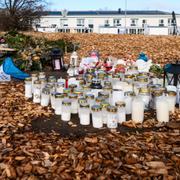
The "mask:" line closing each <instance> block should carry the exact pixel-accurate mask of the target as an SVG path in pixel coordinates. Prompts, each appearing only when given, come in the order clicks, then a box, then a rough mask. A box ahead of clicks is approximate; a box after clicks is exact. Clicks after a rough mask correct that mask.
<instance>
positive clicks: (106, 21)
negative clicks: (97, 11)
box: [104, 19, 110, 27]
mask: <svg viewBox="0 0 180 180" xmlns="http://www.w3.org/2000/svg"><path fill="white" fill-rule="evenodd" d="M104 26H105V27H108V26H110V25H109V20H108V19H106V20H105V21H104Z"/></svg>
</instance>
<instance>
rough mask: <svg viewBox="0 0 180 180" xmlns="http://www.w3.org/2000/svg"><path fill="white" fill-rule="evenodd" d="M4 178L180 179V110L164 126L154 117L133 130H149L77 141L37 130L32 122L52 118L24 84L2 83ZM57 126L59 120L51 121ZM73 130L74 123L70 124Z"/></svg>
mask: <svg viewBox="0 0 180 180" xmlns="http://www.w3.org/2000/svg"><path fill="white" fill-rule="evenodd" d="M0 109H1V110H0V137H1V140H0V179H3V180H4V179H18V180H36V179H37V180H38V179H43V180H45V179H48V180H51V179H52V180H59V179H77V180H79V179H100V180H101V179H102V180H103V179H152V178H155V177H157V179H163V178H164V179H169V180H171V179H179V178H180V124H179V123H180V111H179V110H178V109H176V113H175V114H174V115H171V118H170V123H168V124H166V125H161V126H159V125H158V123H157V122H156V121H155V118H154V117H152V116H151V117H149V116H147V117H146V123H144V124H143V126H142V125H135V124H133V123H132V122H131V121H129V122H128V123H125V124H124V126H126V127H129V128H134V127H138V128H145V127H158V129H156V130H153V129H152V130H148V131H142V132H140V131H127V132H125V131H124V132H121V131H119V130H116V131H110V130H107V131H103V132H98V131H96V132H95V133H89V134H88V133H87V134H85V135H82V136H79V137H74V138H73V135H72V136H70V137H68V136H61V133H58V132H57V131H51V132H48V133H46V132H43V131H37V132H36V131H34V129H33V126H32V120H34V119H36V120H37V119H38V118H41V117H44V118H45V119H46V118H47V119H48V118H51V117H52V115H53V112H52V110H51V109H50V108H42V107H41V106H40V105H35V104H33V103H32V102H31V101H30V100H27V99H25V98H24V86H23V83H22V82H14V81H13V82H11V83H8V84H6V83H5V84H3V83H1V84H0ZM51 121H53V119H51ZM67 127H69V129H71V128H75V126H74V127H73V123H71V124H70V123H69V124H68V125H67Z"/></svg>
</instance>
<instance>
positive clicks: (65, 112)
mask: <svg viewBox="0 0 180 180" xmlns="http://www.w3.org/2000/svg"><path fill="white" fill-rule="evenodd" d="M61 120H62V121H70V120H71V101H69V100H63V101H62V113H61Z"/></svg>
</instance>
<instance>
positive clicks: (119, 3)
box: [48, 0, 180, 13]
mask: <svg viewBox="0 0 180 180" xmlns="http://www.w3.org/2000/svg"><path fill="white" fill-rule="evenodd" d="M48 2H49V5H48V9H49V10H62V9H67V10H99V9H103V10H117V9H118V8H121V9H125V0H88V1H87V0H49V1H48ZM127 9H129V10H164V11H173V10H174V11H175V12H179V13H180V0H127Z"/></svg>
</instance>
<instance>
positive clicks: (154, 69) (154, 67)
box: [149, 64, 164, 77]
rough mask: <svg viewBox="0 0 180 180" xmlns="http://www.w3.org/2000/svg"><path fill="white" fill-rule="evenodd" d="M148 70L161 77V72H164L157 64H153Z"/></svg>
mask: <svg viewBox="0 0 180 180" xmlns="http://www.w3.org/2000/svg"><path fill="white" fill-rule="evenodd" d="M149 72H151V73H153V74H154V75H155V76H156V77H162V74H163V72H164V70H163V68H162V67H161V66H159V65H157V64H153V65H152V66H151V67H150V70H149Z"/></svg>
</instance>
